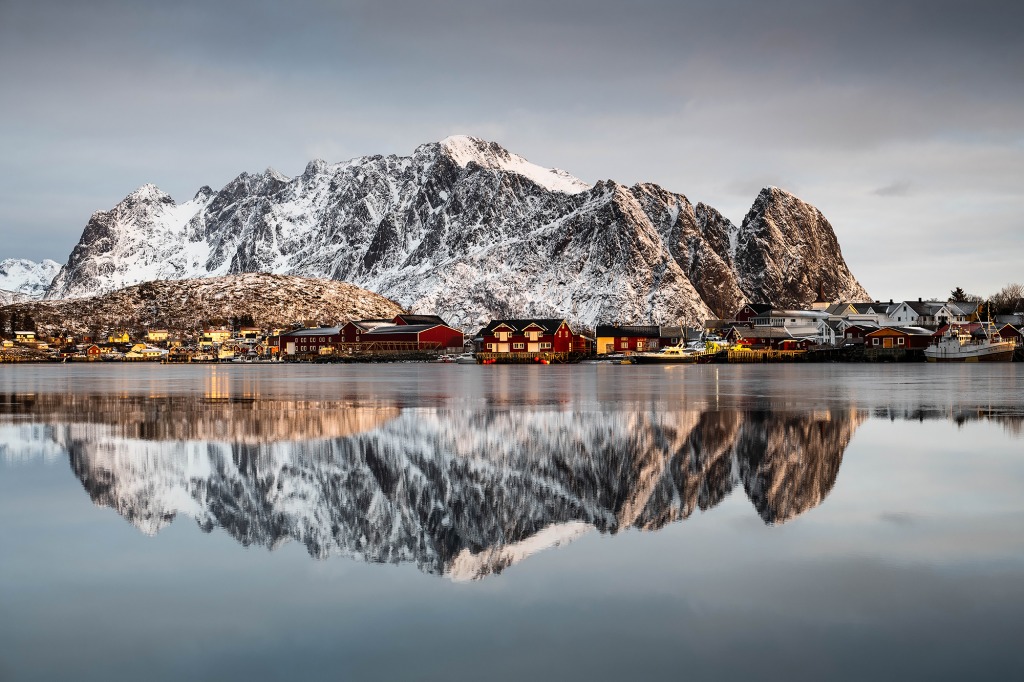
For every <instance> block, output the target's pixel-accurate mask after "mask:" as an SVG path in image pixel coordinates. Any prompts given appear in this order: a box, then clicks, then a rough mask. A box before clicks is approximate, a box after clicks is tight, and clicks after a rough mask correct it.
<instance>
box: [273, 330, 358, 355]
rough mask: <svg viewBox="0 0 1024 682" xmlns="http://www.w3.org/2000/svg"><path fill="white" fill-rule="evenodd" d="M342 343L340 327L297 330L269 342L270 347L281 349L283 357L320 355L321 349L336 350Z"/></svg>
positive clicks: (274, 337) (275, 337)
mask: <svg viewBox="0 0 1024 682" xmlns="http://www.w3.org/2000/svg"><path fill="white" fill-rule="evenodd" d="M341 342H342V336H341V328H340V327H317V328H316V329H296V330H294V331H290V332H284V333H282V334H280V335H279V336H273V337H271V338H270V339H269V340H268V343H269V345H270V346H272V347H273V346H276V347H277V348H279V349H280V351H279V352H280V353H281V354H282V355H309V354H314V355H316V354H319V353H320V351H321V349H324V348H334V347H335V346H337V345H338V344H340V343H341Z"/></svg>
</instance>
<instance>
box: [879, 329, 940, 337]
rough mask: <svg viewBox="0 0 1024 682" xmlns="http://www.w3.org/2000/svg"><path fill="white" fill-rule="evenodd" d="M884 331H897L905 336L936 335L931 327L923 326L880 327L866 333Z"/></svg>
mask: <svg viewBox="0 0 1024 682" xmlns="http://www.w3.org/2000/svg"><path fill="white" fill-rule="evenodd" d="M884 331H895V332H899V333H900V334H903V335H905V336H934V335H935V332H933V331H932V330H931V329H924V328H923V327H880V328H879V329H875V330H873V331H870V332H868V334H866V335H871V334H877V333H879V332H884Z"/></svg>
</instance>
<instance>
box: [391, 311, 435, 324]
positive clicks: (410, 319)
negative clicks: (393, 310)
mask: <svg viewBox="0 0 1024 682" xmlns="http://www.w3.org/2000/svg"><path fill="white" fill-rule="evenodd" d="M391 324H394V325H411V324H443V325H444V326H446V327H447V326H448V323H447V322H445V321H444V320H443V319H442V318H441V317H439V316H437V315H406V314H402V315H395V319H393V320H391Z"/></svg>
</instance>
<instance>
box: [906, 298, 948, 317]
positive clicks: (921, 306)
mask: <svg viewBox="0 0 1024 682" xmlns="http://www.w3.org/2000/svg"><path fill="white" fill-rule="evenodd" d="M904 303H906V304H907V307H909V308H910V309H911V310H913V311H914V312H915V313H917V314H918V315H923V316H925V317H931V316H933V315H934V314H935V313H936V312H938V311H939V309H940V308H942V306H944V305H946V304H945V303H939V302H938V301H904Z"/></svg>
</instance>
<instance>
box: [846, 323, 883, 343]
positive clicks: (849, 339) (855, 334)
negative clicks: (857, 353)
mask: <svg viewBox="0 0 1024 682" xmlns="http://www.w3.org/2000/svg"><path fill="white" fill-rule="evenodd" d="M878 329H879V327H878V325H875V324H867V323H865V324H851V325H850V326H849V327H847V328H846V331H844V332H843V343H844V344H857V345H863V343H864V337H865V336H867V335H868V334H870V333H871V332H873V331H878Z"/></svg>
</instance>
